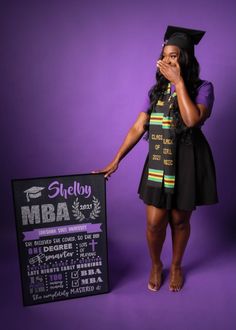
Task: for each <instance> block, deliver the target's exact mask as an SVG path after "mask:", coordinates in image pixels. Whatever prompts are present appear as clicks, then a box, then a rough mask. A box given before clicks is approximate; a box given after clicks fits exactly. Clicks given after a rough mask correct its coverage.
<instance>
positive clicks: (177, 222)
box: [169, 209, 192, 291]
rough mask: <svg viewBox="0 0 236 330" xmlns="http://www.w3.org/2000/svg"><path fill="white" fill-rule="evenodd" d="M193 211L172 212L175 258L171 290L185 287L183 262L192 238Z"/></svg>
mask: <svg viewBox="0 0 236 330" xmlns="http://www.w3.org/2000/svg"><path fill="white" fill-rule="evenodd" d="M191 213H192V211H181V210H177V209H174V210H172V211H171V219H170V226H171V235H172V248H173V257H172V263H171V269H170V286H169V288H170V290H171V291H179V290H180V289H181V287H182V285H183V273H182V269H181V262H182V259H183V255H184V251H185V248H186V246H187V243H188V240H189V236H190V217H191Z"/></svg>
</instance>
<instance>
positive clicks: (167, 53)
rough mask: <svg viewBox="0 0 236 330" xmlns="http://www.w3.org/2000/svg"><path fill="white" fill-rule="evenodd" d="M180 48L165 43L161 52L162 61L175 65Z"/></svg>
mask: <svg viewBox="0 0 236 330" xmlns="http://www.w3.org/2000/svg"><path fill="white" fill-rule="evenodd" d="M179 54H180V50H179V48H178V47H177V46H171V45H167V46H165V47H164V49H163V52H162V61H164V62H165V63H167V64H170V65H172V66H175V65H176V62H178V59H179Z"/></svg>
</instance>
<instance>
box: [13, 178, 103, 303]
mask: <svg viewBox="0 0 236 330" xmlns="http://www.w3.org/2000/svg"><path fill="white" fill-rule="evenodd" d="M12 189H13V195H14V205H15V218H16V230H17V240H18V250H19V259H20V262H19V263H20V268H21V269H20V270H21V278H22V293H23V303H24V305H33V304H39V303H44V302H52V301H57V300H63V299H69V298H78V297H82V296H88V295H94V294H100V293H105V292H108V291H109V285H108V264H107V238H106V237H107V233H106V199H105V178H104V176H103V174H81V175H73V176H61V177H57V178H55V177H52V178H51V177H49V178H38V179H26V180H12Z"/></svg>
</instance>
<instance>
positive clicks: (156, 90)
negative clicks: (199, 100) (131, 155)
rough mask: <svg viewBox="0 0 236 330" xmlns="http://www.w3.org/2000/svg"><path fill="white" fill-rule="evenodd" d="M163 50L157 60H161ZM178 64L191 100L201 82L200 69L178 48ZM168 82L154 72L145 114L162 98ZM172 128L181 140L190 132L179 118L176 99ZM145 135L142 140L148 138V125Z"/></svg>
mask: <svg viewBox="0 0 236 330" xmlns="http://www.w3.org/2000/svg"><path fill="white" fill-rule="evenodd" d="M163 50H164V47H163V49H162V52H161V55H160V58H159V59H161V60H162V59H163ZM178 63H179V65H180V69H181V75H182V77H183V80H184V82H185V86H186V88H187V91H188V93H189V96H190V98H191V99H192V100H194V99H195V97H196V92H197V88H198V87H199V85H200V84H201V80H200V78H199V72H200V67H199V63H198V61H197V59H196V57H195V56H194V55H193V54H190V53H187V52H186V51H185V50H183V49H181V48H180V54H179V59H178ZM168 83H169V81H168V80H167V79H166V78H165V77H164V76H163V75H162V74H161V73H160V71H159V70H157V72H156V84H155V85H154V86H153V87H152V88H151V89H150V90H149V92H148V96H149V99H150V104H149V108H148V109H147V110H146V113H148V114H149V115H150V114H151V112H152V111H154V108H155V106H156V103H157V101H158V100H159V99H162V98H163V97H164V92H165V90H166V88H167V85H168ZM172 111H173V126H174V127H175V132H176V133H177V134H181V136H182V138H183V139H185V138H186V137H187V135H189V134H188V133H189V132H190V131H191V129H189V128H188V127H187V126H186V125H185V124H184V123H183V120H182V118H181V116H180V113H179V110H178V103H177V98H175V101H174V104H173V110H172ZM145 128H146V130H147V132H146V134H145V135H144V139H145V140H148V138H149V125H148V124H147V125H146V127H145Z"/></svg>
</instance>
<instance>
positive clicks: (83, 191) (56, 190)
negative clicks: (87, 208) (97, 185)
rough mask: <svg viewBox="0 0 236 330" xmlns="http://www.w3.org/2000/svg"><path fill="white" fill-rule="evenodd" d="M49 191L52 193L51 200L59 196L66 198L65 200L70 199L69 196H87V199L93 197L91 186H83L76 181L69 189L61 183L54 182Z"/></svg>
mask: <svg viewBox="0 0 236 330" xmlns="http://www.w3.org/2000/svg"><path fill="white" fill-rule="evenodd" d="M48 190H49V191H51V194H50V195H48V197H49V198H55V197H57V196H58V195H60V196H62V197H64V198H65V199H67V198H68V196H72V195H74V196H78V195H85V196H84V197H85V198H88V197H89V196H90V195H91V190H92V188H91V186H88V185H84V186H83V185H81V184H80V183H79V182H76V181H74V183H73V185H72V186H69V187H67V188H65V187H64V184H63V183H60V182H58V181H53V182H52V183H50V185H49V186H48Z"/></svg>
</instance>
